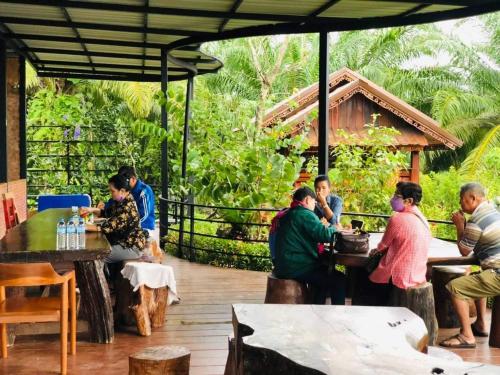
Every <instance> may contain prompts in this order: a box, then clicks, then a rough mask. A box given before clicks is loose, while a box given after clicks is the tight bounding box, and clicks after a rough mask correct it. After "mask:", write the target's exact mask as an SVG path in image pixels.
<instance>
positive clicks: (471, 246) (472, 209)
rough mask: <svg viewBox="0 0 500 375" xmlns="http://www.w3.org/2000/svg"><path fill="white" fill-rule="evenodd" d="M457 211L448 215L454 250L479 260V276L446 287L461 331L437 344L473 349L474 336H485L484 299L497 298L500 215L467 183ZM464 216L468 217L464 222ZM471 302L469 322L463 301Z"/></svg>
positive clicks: (480, 191)
mask: <svg viewBox="0 0 500 375" xmlns="http://www.w3.org/2000/svg"><path fill="white" fill-rule="evenodd" d="M460 206H461V207H462V210H461V211H458V212H455V213H454V214H453V215H452V220H453V223H454V224H455V226H456V227H457V243H458V249H459V250H460V253H461V254H462V255H463V256H468V255H470V254H471V253H472V252H473V253H474V256H475V257H476V258H477V259H478V260H479V263H480V265H481V269H482V270H481V272H479V273H475V274H471V275H467V276H462V277H459V278H456V279H454V280H452V281H450V282H449V283H448V285H447V286H446V287H447V288H448V290H449V291H450V293H451V298H452V301H453V306H454V307H455V310H456V312H457V315H458V318H459V320H460V325H461V327H462V329H461V331H460V333H459V334H458V335H455V336H453V337H450V338H449V339H447V340H444V341H443V342H441V345H442V346H446V347H455V348H474V347H475V346H476V340H475V338H474V336H483V337H484V336H488V333H487V332H486V323H485V313H486V297H495V296H498V295H500V213H499V212H498V211H497V210H496V208H495V206H494V205H493V204H492V203H490V202H488V200H487V199H486V194H485V192H484V189H483V187H482V186H481V185H479V184H477V183H469V184H465V185H464V186H462V188H461V189H460ZM464 212H465V213H467V214H470V215H471V217H470V219H469V220H468V221H466V220H465V217H464ZM469 299H473V300H474V301H475V303H476V307H477V320H476V323H475V324H474V325H470V322H469V306H468V302H467V300H469Z"/></svg>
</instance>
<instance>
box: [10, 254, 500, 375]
mask: <svg viewBox="0 0 500 375" xmlns="http://www.w3.org/2000/svg"><path fill="white" fill-rule="evenodd" d="M166 263H168V264H170V265H172V266H173V267H174V269H175V274H176V279H177V285H178V292H179V294H180V296H181V298H182V301H181V303H180V304H179V305H174V306H171V307H170V308H169V309H168V312H167V323H166V324H165V326H164V327H163V328H162V329H159V330H155V331H154V332H153V334H152V335H151V336H150V337H140V336H137V335H136V334H135V332H134V331H133V330H131V331H130V332H117V333H116V335H115V342H114V343H113V344H108V345H103V344H91V343H89V342H87V341H85V337H84V336H83V335H82V336H81V337H80V336H79V341H78V343H77V354H76V356H69V357H68V371H69V373H70V374H89V373H95V374H106V375H115V374H116V375H118V374H120V375H122V374H126V373H128V356H129V355H130V354H131V353H134V352H136V351H139V350H141V349H142V348H144V347H147V346H153V345H169V344H172V345H182V346H185V347H187V348H189V349H190V350H191V374H194V375H196V374H223V373H224V366H225V363H226V357H227V338H228V335H230V334H231V333H232V325H231V304H232V303H238V302H239V303H262V302H263V300H264V295H265V288H266V277H267V275H266V274H265V273H262V272H252V271H242V270H233V269H221V268H216V267H211V266H205V265H199V264H194V263H189V262H187V261H183V260H179V259H177V258H174V257H167V259H166ZM455 332H456V330H442V331H441V332H440V333H441V335H442V336H446V335H449V334H452V333H455ZM487 341H488V340H487V338H486V339H484V338H481V339H479V340H478V343H479V345H478V347H477V348H476V349H472V350H471V349H467V350H465V349H464V350H457V351H455V352H456V353H457V354H459V355H460V356H462V357H463V358H464V359H465V360H468V361H477V362H484V363H492V364H499V365H500V349H493V348H490V347H489V346H488V343H487ZM58 369H59V341H58V337H57V336H55V335H45V336H32V337H27V336H26V337H18V339H17V341H16V344H15V345H14V347H13V348H9V358H7V359H0V374H5V375H14V374H15V375H21V374H55V373H57V371H58Z"/></svg>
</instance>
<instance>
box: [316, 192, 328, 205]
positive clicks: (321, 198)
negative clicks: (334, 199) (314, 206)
mask: <svg viewBox="0 0 500 375" xmlns="http://www.w3.org/2000/svg"><path fill="white" fill-rule="evenodd" d="M316 200H317V201H318V203H319V204H320V206H321V207H323V206H326V205H327V203H326V197H325V196H323V194H321V193H318V194H316Z"/></svg>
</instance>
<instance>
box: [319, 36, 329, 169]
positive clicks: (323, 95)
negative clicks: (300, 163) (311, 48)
mask: <svg viewBox="0 0 500 375" xmlns="http://www.w3.org/2000/svg"><path fill="white" fill-rule="evenodd" d="M328 55H329V48H328V33H327V32H326V31H322V32H320V33H319V93H318V96H319V101H318V106H319V108H318V173H319V174H328V167H329V157H328V143H329V142H328V128H329V125H330V124H329V122H330V121H329V116H328V115H329V109H328V107H329V103H328V95H329V87H328V80H329V70H328Z"/></svg>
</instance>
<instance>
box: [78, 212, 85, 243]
mask: <svg viewBox="0 0 500 375" xmlns="http://www.w3.org/2000/svg"><path fill="white" fill-rule="evenodd" d="M76 233H77V234H78V248H79V249H85V220H83V218H80V219H79V220H78V227H77V228H76Z"/></svg>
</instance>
